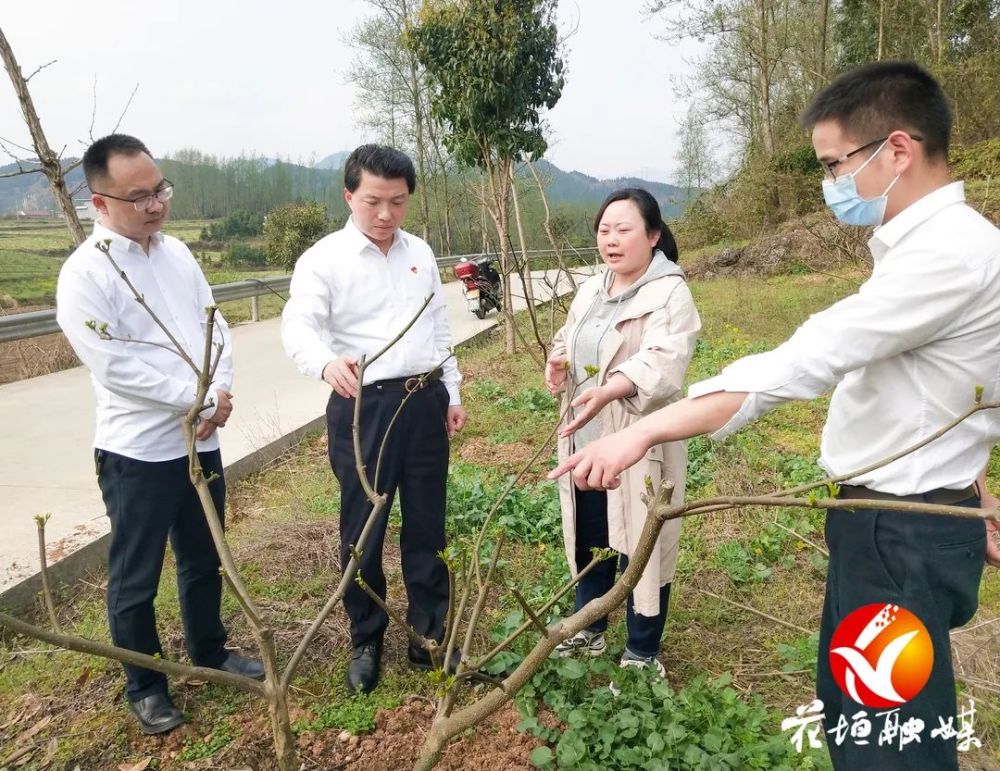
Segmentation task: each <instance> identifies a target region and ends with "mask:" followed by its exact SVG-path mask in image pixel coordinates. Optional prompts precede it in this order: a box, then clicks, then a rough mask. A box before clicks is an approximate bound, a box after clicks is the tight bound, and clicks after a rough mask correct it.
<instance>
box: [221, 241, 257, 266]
mask: <svg viewBox="0 0 1000 771" xmlns="http://www.w3.org/2000/svg"><path fill="white" fill-rule="evenodd" d="M222 262H223V263H224V264H225V265H229V266H231V267H234V268H260V267H263V266H265V265H267V254H266V253H265V252H264V250H263V249H260V248H258V247H256V246H251V245H250V244H247V243H243V242H242V241H237V242H236V243H234V244H230V245H229V247H228V248H227V249H226V251H225V253H224V254H223V255H222Z"/></svg>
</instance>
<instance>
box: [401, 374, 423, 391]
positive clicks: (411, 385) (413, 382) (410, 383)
mask: <svg viewBox="0 0 1000 771" xmlns="http://www.w3.org/2000/svg"><path fill="white" fill-rule="evenodd" d="M423 387H424V381H423V377H422V376H420V377H418V376H416V375H414V376H413V377H408V378H406V381H405V382H404V383H403V390H404V391H406V393H408V394H412V393H415V392H416V391H419V390H420V389H421V388H423Z"/></svg>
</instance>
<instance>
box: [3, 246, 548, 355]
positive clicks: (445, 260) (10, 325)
mask: <svg viewBox="0 0 1000 771" xmlns="http://www.w3.org/2000/svg"><path fill="white" fill-rule="evenodd" d="M527 255H528V258H529V259H544V258H545V257H554V256H555V251H554V250H552V249H533V250H528V252H527ZM486 256H496V257H497V258H499V255H496V254H494V253H489V255H487V254H485V253H479V254H453V255H449V256H447V257H438V258H437V264H438V267H439V268H449V267H451V266H452V265H455V264H457V263H458V262H460V261H461V260H462V258H466V259H470V260H471V259H477V258H479V257H486ZM291 281H292V277H291V276H290V275H288V276H272V277H269V278H251V279H246V280H244V281H233V282H231V283H228V284H216V285H215V286H213V287H212V295H213V296H214V297H215V301H216V302H217V303H224V302H230V301H232V300H246V299H248V298H250V299H254V298H257V297H259V296H261V295H267V294H271V293H277V294H284V293H287V292H288V287H289V285H290V284H291ZM253 318H254V320H255V321H256V320H257V312H256V307H255V308H254V311H253ZM59 331H60V330H59V325H58V324H57V323H56V311H55V308H50V309H48V310H43V311H31V312H30V313H14V314H11V315H10V316H0V343H6V342H10V341H13V340H26V339H28V338H30V337H38V336H40V335H50V334H52V333H54V332H59Z"/></svg>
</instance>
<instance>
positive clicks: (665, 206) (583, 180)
mask: <svg viewBox="0 0 1000 771" xmlns="http://www.w3.org/2000/svg"><path fill="white" fill-rule="evenodd" d="M535 169H536V170H537V171H538V173H539V175H540V176H542V178H543V181H546V186H545V193H546V195H548V197H549V202H550V203H586V204H589V205H592V206H594V207H595V208H596V207H597V206H600V204H601V203H602V202H603V201H604V199H605V198H607V197H608V195H609V194H610V193H612V192H614V191H615V190H618V189H619V188H622V187H641V188H644V189H646V190H648V191H649V192H650V193H651V194H652V195H653V197H654V198H655V199H656V202H657V203H658V204H660V211H661V212H662V213H663V217H664V219H674V218H676V217H679V216H680V215H681V214H682V213H683V212H684V206H685V204H686V203H687V198H688V196H687V191H686V190H685V189H684V188H681V187H677V186H676V185H668V184H666V183H663V182H651V181H649V180H646V179H639V178H638V177H618V178H616V179H597V178H596V177H591V176H588V175H587V174H583V173H582V172H579V171H563V170H562V169H560V168H559V167H558V166H555V165H554V164H551V163H549V162H548V161H546V160H541V161H539V162H538V163H536V164H535ZM525 173H527V172H525Z"/></svg>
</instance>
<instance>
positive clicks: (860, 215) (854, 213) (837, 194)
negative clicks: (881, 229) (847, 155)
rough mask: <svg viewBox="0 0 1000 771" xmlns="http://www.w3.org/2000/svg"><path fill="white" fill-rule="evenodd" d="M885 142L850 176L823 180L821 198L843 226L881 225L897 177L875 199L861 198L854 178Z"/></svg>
mask: <svg viewBox="0 0 1000 771" xmlns="http://www.w3.org/2000/svg"><path fill="white" fill-rule="evenodd" d="M883 147H885V142H883V143H882V144H881V145H879V148H878V150H876V151H875V152H874V153H872V156H871V158H869V159H868V160H867V161H865V162H864V163H862V164H861V166H860V167H859V168H858V169H857V171H853V172H851V173H850V174H843V175H841V176H839V177H837V179H836V180H830V179H824V180H823V198H824V200H826V205H827V206H829V207H830V209H831V210H832V211H833V216H834V217H836V218H837V219H838V220H840V221H841V222H843V223H844V224H845V225H860V226H865V225H874V226H878V225H881V224H882V219H883V218H884V217H885V206H886V204H887V203H888V201H889V191H890V190H892V187H893V185H895V184H896V182H897V181H898V180H899V175H898V174H897V175H896V178H895V179H893V180H892V182H890V183H889V187H887V188H886V189H885V192H884V193H882V195H880V196H878V197H876V198H862V197H861V194H860V193H858V186H857V183H855V181H854V178H855V177H856V176H857V175H858V174H860V173H861V172H862V170H863V169H864V168H865V166H867V165H868V164H869V163H871V162H872V160H873V159H874V158H875V156H876V155H878V154H879V153H880V152H882V148H883Z"/></svg>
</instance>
